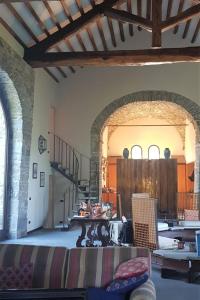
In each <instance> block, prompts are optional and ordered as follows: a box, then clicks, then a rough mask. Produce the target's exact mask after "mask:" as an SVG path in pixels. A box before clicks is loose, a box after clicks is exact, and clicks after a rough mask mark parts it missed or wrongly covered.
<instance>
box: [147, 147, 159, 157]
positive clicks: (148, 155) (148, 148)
mask: <svg viewBox="0 0 200 300" xmlns="http://www.w3.org/2000/svg"><path fill="white" fill-rule="evenodd" d="M151 147H156V148H157V149H158V154H159V157H158V158H149V151H150V148H151ZM148 159H160V147H159V146H158V145H155V144H152V145H150V146H149V147H148Z"/></svg>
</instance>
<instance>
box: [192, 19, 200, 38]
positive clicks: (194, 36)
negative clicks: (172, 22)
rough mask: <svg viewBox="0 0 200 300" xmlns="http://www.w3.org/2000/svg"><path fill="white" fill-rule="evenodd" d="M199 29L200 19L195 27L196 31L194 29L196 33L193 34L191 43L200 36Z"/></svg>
mask: <svg viewBox="0 0 200 300" xmlns="http://www.w3.org/2000/svg"><path fill="white" fill-rule="evenodd" d="M199 31H200V19H199V21H198V23H197V25H196V28H195V31H194V34H193V37H192V40H191V43H194V42H196V39H197V37H198V34H199Z"/></svg>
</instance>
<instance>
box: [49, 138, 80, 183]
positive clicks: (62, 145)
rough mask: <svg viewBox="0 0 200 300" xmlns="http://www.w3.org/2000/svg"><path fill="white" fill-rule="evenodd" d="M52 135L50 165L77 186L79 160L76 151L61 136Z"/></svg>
mask: <svg viewBox="0 0 200 300" xmlns="http://www.w3.org/2000/svg"><path fill="white" fill-rule="evenodd" d="M49 134H50V163H51V166H52V167H53V168H54V169H56V170H57V171H58V172H60V173H61V174H62V175H63V176H65V177H66V178H67V179H69V180H70V181H72V182H73V183H74V184H75V185H77V184H78V174H79V160H78V157H77V155H76V151H75V149H74V148H73V147H72V146H71V145H69V144H68V143H67V142H66V141H64V140H63V139H61V138H60V137H59V136H57V135H55V134H52V133H49Z"/></svg>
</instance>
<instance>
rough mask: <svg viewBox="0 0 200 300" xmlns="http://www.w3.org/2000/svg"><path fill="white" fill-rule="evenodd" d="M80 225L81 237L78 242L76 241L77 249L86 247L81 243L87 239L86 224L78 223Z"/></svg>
mask: <svg viewBox="0 0 200 300" xmlns="http://www.w3.org/2000/svg"><path fill="white" fill-rule="evenodd" d="M78 223H79V225H80V226H81V229H82V231H81V235H79V237H78V239H77V241H76V247H84V246H83V245H82V244H81V243H82V241H83V240H84V239H85V234H86V224H85V223H83V222H78Z"/></svg>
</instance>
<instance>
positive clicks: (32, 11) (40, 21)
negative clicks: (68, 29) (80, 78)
mask: <svg viewBox="0 0 200 300" xmlns="http://www.w3.org/2000/svg"><path fill="white" fill-rule="evenodd" d="M24 5H25V6H26V8H27V10H28V11H29V12H30V14H31V15H32V16H33V18H34V19H35V21H36V22H37V23H38V26H39V27H40V29H41V31H42V32H44V33H45V34H46V35H47V36H50V33H49V31H48V30H47V28H46V26H45V24H44V22H43V21H42V20H41V19H40V17H39V16H38V14H37V13H36V11H35V10H34V9H33V7H32V6H31V4H30V3H29V2H25V3H24ZM57 51H60V49H59V47H57ZM57 70H58V72H59V73H60V74H61V75H62V77H64V78H67V74H66V73H65V72H64V71H63V70H62V69H61V68H60V67H57Z"/></svg>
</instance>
